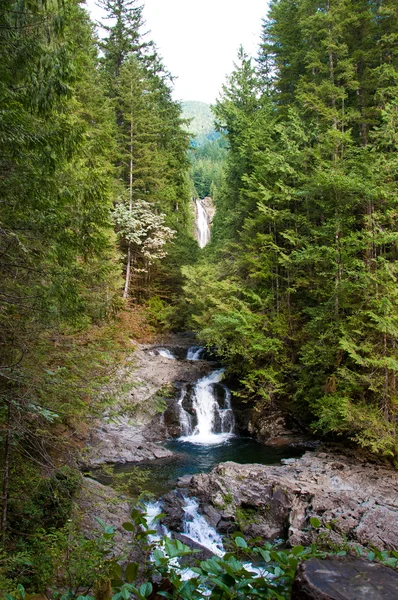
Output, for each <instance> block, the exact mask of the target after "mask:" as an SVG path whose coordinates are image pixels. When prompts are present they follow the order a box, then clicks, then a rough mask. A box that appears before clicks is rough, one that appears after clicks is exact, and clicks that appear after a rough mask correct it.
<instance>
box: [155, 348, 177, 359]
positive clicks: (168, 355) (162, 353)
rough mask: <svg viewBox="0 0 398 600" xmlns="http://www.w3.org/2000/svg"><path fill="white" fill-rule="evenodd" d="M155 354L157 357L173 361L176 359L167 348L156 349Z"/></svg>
mask: <svg viewBox="0 0 398 600" xmlns="http://www.w3.org/2000/svg"><path fill="white" fill-rule="evenodd" d="M157 352H158V354H159V356H163V358H171V359H173V360H175V358H176V357H175V356H174V354H172V353H171V352H170V350H168V349H167V348H158V350H157Z"/></svg>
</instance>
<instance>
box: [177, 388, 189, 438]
mask: <svg viewBox="0 0 398 600" xmlns="http://www.w3.org/2000/svg"><path fill="white" fill-rule="evenodd" d="M186 395H187V390H186V389H182V390H181V395H180V398H179V400H178V409H179V413H180V415H179V416H180V425H181V433H182V434H183V435H189V434H190V433H191V432H192V418H191V415H190V414H189V413H187V411H186V410H184V408H183V406H182V403H183V402H184V398H185V397H186Z"/></svg>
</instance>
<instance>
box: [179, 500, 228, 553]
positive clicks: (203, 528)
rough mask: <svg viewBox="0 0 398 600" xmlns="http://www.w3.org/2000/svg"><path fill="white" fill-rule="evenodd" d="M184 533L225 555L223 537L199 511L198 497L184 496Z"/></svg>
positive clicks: (211, 549)
mask: <svg viewBox="0 0 398 600" xmlns="http://www.w3.org/2000/svg"><path fill="white" fill-rule="evenodd" d="M184 499H185V506H184V519H183V528H184V535H186V536H187V537H189V538H190V539H191V540H193V541H194V542H197V543H198V544H200V545H201V546H204V547H205V548H207V549H208V550H210V552H212V553H213V554H216V555H217V556H224V554H225V550H224V546H223V543H222V537H221V535H220V534H219V533H217V531H216V530H215V529H214V527H211V526H210V525H209V524H208V522H207V521H206V519H205V518H204V516H203V515H201V514H200V513H199V512H198V508H199V503H198V501H197V500H196V498H187V497H186V496H184Z"/></svg>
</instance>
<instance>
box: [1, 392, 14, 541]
mask: <svg viewBox="0 0 398 600" xmlns="http://www.w3.org/2000/svg"><path fill="white" fill-rule="evenodd" d="M7 404H8V409H7V424H6V435H5V440H4V453H3V490H2V501H1V539H2V542H3V544H4V542H5V536H6V529H7V509H8V490H9V472H10V449H11V416H12V412H11V401H10V400H8V402H7Z"/></svg>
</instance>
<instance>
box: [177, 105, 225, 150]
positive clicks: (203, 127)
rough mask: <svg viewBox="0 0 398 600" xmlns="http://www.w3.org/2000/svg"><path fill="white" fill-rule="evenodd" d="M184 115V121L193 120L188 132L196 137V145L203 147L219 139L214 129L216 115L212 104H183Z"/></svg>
mask: <svg viewBox="0 0 398 600" xmlns="http://www.w3.org/2000/svg"><path fill="white" fill-rule="evenodd" d="M181 106H182V115H183V118H184V119H191V123H190V124H189V125H188V126H187V130H188V131H189V132H190V133H192V134H193V135H194V136H195V142H196V143H195V145H199V146H201V145H203V144H204V143H206V142H207V141H211V140H214V139H216V138H217V137H219V134H218V133H217V132H216V130H215V127H214V115H213V113H212V112H211V109H210V104H206V103H205V102H198V101H194V100H193V101H189V102H182V103H181Z"/></svg>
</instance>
